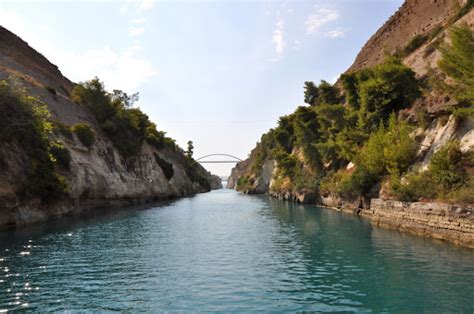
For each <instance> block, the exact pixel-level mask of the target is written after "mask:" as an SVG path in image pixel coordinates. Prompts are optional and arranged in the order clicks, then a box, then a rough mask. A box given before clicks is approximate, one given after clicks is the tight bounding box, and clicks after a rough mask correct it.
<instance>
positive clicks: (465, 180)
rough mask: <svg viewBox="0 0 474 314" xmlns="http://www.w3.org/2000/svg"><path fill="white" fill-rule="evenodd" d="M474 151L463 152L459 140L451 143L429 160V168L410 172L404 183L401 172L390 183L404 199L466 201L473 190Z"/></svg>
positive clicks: (393, 176)
mask: <svg viewBox="0 0 474 314" xmlns="http://www.w3.org/2000/svg"><path fill="white" fill-rule="evenodd" d="M472 154H473V153H462V152H461V150H460V148H459V142H456V141H454V142H449V143H447V144H446V145H445V146H444V147H442V148H441V149H440V150H438V151H437V152H436V153H435V154H434V155H433V156H432V157H431V160H430V163H429V164H428V169H427V170H426V171H424V172H421V173H416V172H415V173H409V174H408V175H407V176H406V177H405V179H404V180H403V182H401V180H400V178H399V176H398V174H392V178H391V186H392V191H393V194H394V195H395V196H397V197H398V198H399V199H401V200H407V201H416V200H419V199H420V198H429V199H435V198H437V199H447V200H453V201H456V200H458V201H461V202H464V201H466V200H467V199H468V198H469V196H468V195H467V194H468V193H469V191H471V193H472V192H474V185H473V182H472V178H471V177H472V174H469V172H468V170H470V169H472V168H473V167H474V158H473V155H472Z"/></svg>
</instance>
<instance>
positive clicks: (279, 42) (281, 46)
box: [270, 11, 286, 62]
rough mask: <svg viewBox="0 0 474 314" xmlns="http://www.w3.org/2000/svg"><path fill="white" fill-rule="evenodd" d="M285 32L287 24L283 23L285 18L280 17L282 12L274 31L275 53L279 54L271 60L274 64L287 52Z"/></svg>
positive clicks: (278, 16)
mask: <svg viewBox="0 0 474 314" xmlns="http://www.w3.org/2000/svg"><path fill="white" fill-rule="evenodd" d="M284 31H285V23H284V21H283V18H282V17H281V16H280V12H279V11H278V12H277V21H276V24H275V29H274V30H273V36H272V41H273V43H274V44H275V52H276V54H277V56H276V57H274V58H272V59H270V60H271V61H273V62H275V61H278V60H279V59H280V57H281V56H282V54H283V52H284V50H285V47H286V42H285V37H284Z"/></svg>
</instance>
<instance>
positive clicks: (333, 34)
mask: <svg viewBox="0 0 474 314" xmlns="http://www.w3.org/2000/svg"><path fill="white" fill-rule="evenodd" d="M345 35H346V33H345V32H344V31H342V30H340V29H334V30H331V31H328V32H327V33H326V36H327V37H329V38H342V37H344V36H345Z"/></svg>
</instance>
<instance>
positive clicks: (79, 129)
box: [72, 123, 95, 147]
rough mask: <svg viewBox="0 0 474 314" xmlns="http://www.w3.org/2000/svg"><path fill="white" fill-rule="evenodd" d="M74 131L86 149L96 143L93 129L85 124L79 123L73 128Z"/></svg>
mask: <svg viewBox="0 0 474 314" xmlns="http://www.w3.org/2000/svg"><path fill="white" fill-rule="evenodd" d="M72 131H73V132H74V134H76V136H77V138H78V139H79V140H80V141H81V143H82V144H84V146H86V147H91V146H92V145H93V144H94V142H95V133H94V131H93V130H92V129H91V127H90V126H89V125H87V124H85V123H78V124H76V125H74V126H73V127H72Z"/></svg>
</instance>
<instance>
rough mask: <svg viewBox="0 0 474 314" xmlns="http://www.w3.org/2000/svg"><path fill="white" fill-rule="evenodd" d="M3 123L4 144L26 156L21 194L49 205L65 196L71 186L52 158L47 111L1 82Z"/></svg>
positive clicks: (0, 131)
mask: <svg viewBox="0 0 474 314" xmlns="http://www.w3.org/2000/svg"><path fill="white" fill-rule="evenodd" d="M0 119H1V121H2V123H1V124H0V142H2V143H5V142H13V143H16V144H17V145H19V146H20V147H21V148H22V150H23V152H24V154H23V156H22V157H23V160H24V162H25V166H26V176H27V179H26V180H25V182H24V183H23V184H22V186H21V187H20V192H19V193H20V194H22V196H23V197H39V198H41V200H43V201H45V202H47V201H52V200H54V199H56V198H57V197H60V196H62V195H63V194H64V192H65V191H66V189H67V186H66V184H65V181H64V179H63V178H62V177H60V176H58V175H57V174H56V173H55V172H54V167H53V161H52V160H51V158H50V154H49V146H50V143H49V140H48V135H49V133H50V132H51V131H52V124H51V122H50V121H49V119H50V114H49V111H48V109H47V107H46V106H45V105H44V104H43V103H42V102H40V101H39V100H37V99H35V98H33V97H31V96H27V95H25V94H23V93H22V92H20V91H13V90H12V88H11V87H10V85H9V84H8V82H6V81H0Z"/></svg>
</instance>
